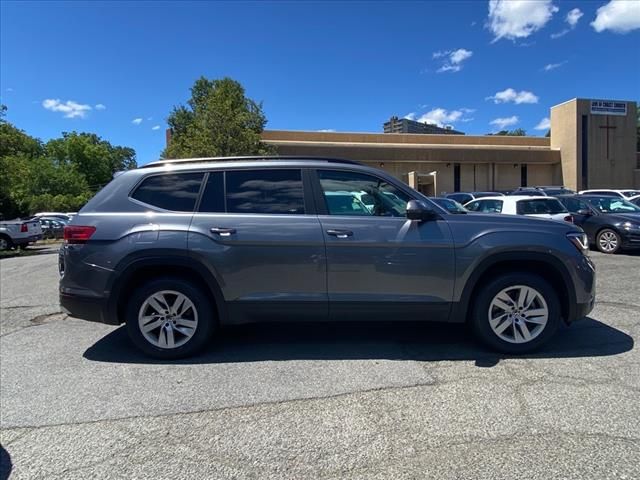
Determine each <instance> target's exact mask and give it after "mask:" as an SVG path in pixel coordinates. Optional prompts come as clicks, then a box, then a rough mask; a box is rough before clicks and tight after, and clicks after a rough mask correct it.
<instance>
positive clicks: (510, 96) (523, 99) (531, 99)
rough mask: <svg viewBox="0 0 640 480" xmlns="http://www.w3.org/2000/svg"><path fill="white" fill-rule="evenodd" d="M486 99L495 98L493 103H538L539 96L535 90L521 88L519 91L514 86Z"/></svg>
mask: <svg viewBox="0 0 640 480" xmlns="http://www.w3.org/2000/svg"><path fill="white" fill-rule="evenodd" d="M485 100H493V103H509V102H513V103H515V104H518V105H519V104H521V103H538V97H537V95H535V94H534V93H533V92H528V91H526V90H521V91H520V92H517V91H516V90H514V89H513V88H507V89H506V90H503V91H501V92H497V93H496V94H495V95H493V96H492V97H487V98H486V99H485Z"/></svg>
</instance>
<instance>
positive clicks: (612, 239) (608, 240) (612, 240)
mask: <svg viewBox="0 0 640 480" xmlns="http://www.w3.org/2000/svg"><path fill="white" fill-rule="evenodd" d="M598 245H599V246H600V248H601V249H602V251H603V252H607V253H611V252H615V251H616V250H617V248H618V236H617V235H616V234H615V233H614V232H612V231H611V230H606V231H604V232H602V233H601V234H600V236H599V237H598Z"/></svg>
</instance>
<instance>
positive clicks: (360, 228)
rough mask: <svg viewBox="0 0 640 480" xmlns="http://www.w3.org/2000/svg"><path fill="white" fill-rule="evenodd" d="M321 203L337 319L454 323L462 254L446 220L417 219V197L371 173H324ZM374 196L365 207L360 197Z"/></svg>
mask: <svg viewBox="0 0 640 480" xmlns="http://www.w3.org/2000/svg"><path fill="white" fill-rule="evenodd" d="M313 185H314V188H315V192H316V204H317V207H318V213H319V214H320V215H319V219H320V223H321V224H322V233H323V234H324V238H325V241H326V246H327V269H328V270H327V288H328V293H329V311H330V317H331V318H332V319H333V320H340V321H344V320H446V319H447V318H448V313H449V306H450V302H451V301H452V297H453V282H454V270H455V269H454V252H453V242H452V238H451V232H450V229H449V227H448V225H447V223H446V221H444V220H435V221H428V222H412V221H410V220H407V218H406V217H405V207H406V203H407V201H408V200H410V199H411V198H412V197H411V196H410V195H409V194H408V193H407V192H406V191H404V190H403V189H401V188H399V186H397V185H393V184H392V183H391V182H390V181H388V180H385V179H384V178H379V177H377V176H373V175H370V174H364V173H360V172H354V171H349V170H341V169H337V168H336V169H326V170H323V169H321V170H318V171H317V178H315V179H314V183H313ZM364 194H367V195H370V196H371V197H373V199H374V203H373V206H372V208H371V209H368V208H362V206H361V202H360V200H359V197H361V196H363V195H364Z"/></svg>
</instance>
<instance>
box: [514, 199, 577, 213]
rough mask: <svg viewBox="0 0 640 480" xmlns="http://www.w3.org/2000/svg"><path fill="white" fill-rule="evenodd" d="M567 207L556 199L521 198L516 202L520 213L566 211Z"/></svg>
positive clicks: (517, 210) (517, 211)
mask: <svg viewBox="0 0 640 480" xmlns="http://www.w3.org/2000/svg"><path fill="white" fill-rule="evenodd" d="M566 211H567V209H566V208H565V207H564V206H563V205H562V204H561V203H560V202H559V201H558V200H555V199H542V198H540V199H535V200H533V199H532V200H520V201H518V203H517V204H516V213H517V214H518V215H536V214H538V215H541V214H554V213H564V212H566Z"/></svg>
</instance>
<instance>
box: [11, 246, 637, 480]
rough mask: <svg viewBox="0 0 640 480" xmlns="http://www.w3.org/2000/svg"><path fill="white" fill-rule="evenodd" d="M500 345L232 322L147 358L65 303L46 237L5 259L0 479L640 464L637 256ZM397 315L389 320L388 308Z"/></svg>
mask: <svg viewBox="0 0 640 480" xmlns="http://www.w3.org/2000/svg"><path fill="white" fill-rule="evenodd" d="M592 256H593V258H594V260H595V262H596V264H597V268H598V303H597V305H596V308H595V310H594V311H593V312H592V314H591V315H590V317H589V318H587V319H584V320H581V321H579V322H577V323H575V324H574V325H572V326H571V327H565V328H563V329H562V330H561V331H560V332H559V334H558V335H557V337H556V338H555V339H554V341H553V342H552V343H551V344H550V345H549V346H548V347H547V348H545V350H543V351H541V352H539V353H537V354H535V355H532V356H528V357H526V358H503V357H499V356H496V355H494V354H492V353H491V352H488V351H487V350H485V349H484V348H482V347H480V346H479V345H477V344H476V343H475V342H474V341H473V339H472V338H471V337H470V336H469V334H468V333H467V331H466V330H465V329H464V328H463V327H461V326H456V325H433V324H426V325H416V324H402V323H399V324H395V325H394V324H393V322H390V323H388V324H365V325H353V324H348V323H345V324H340V325H289V326H286V325H285V326H280V325H263V326H251V327H241V328H234V329H229V330H227V331H225V332H223V334H222V336H221V338H219V339H218V340H217V341H216V342H214V343H213V344H212V345H211V347H210V348H209V349H208V350H207V351H206V352H205V353H204V354H202V355H201V356H199V357H197V358H194V359H190V360H187V361H181V362H177V363H173V364H172V363H163V362H158V361H152V360H149V359H147V358H145V357H143V356H141V355H140V354H138V353H137V351H136V350H134V348H133V347H132V346H131V345H130V344H129V342H128V340H127V337H126V333H125V332H124V331H123V328H121V327H120V328H117V327H110V326H106V325H99V324H90V323H87V322H83V321H80V320H76V319H73V318H68V317H66V316H65V315H63V314H61V313H60V311H59V307H58V304H57V281H58V273H57V265H56V261H57V257H56V255H55V249H51V251H50V252H49V253H46V252H45V253H43V254H39V255H34V256H30V257H22V258H10V259H3V260H2V261H0V277H1V289H0V301H1V304H0V306H1V318H0V428H1V432H0V443H1V445H2V447H1V448H0V462H1V467H0V470H1V473H0V479H4V478H6V477H7V476H9V477H10V478H11V479H14V478H15V479H22V478H47V479H51V478H154V479H160V478H189V479H195V478H255V479H267V478H292V479H293V478H295V479H302V478H305V479H307V478H360V479H375V478H381V479H382V478H391V477H393V478H395V479H405V478H406V479H423V478H439V479H449V478H450V479H462V478H464V479H467V478H495V479H513V478H527V479H538V478H539V479H545V480H548V479H556V478H557V479H560V478H562V479H568V478H571V479H598V480H602V479H608V478H611V479H614V478H615V479H623V478H627V479H636V478H639V477H640V401H639V400H638V394H639V393H640V355H639V354H638V348H637V346H636V342H637V339H638V338H639V335H640V256H637V255H616V256H605V255H602V254H599V253H593V252H592ZM390 320H392V319H390Z"/></svg>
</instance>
